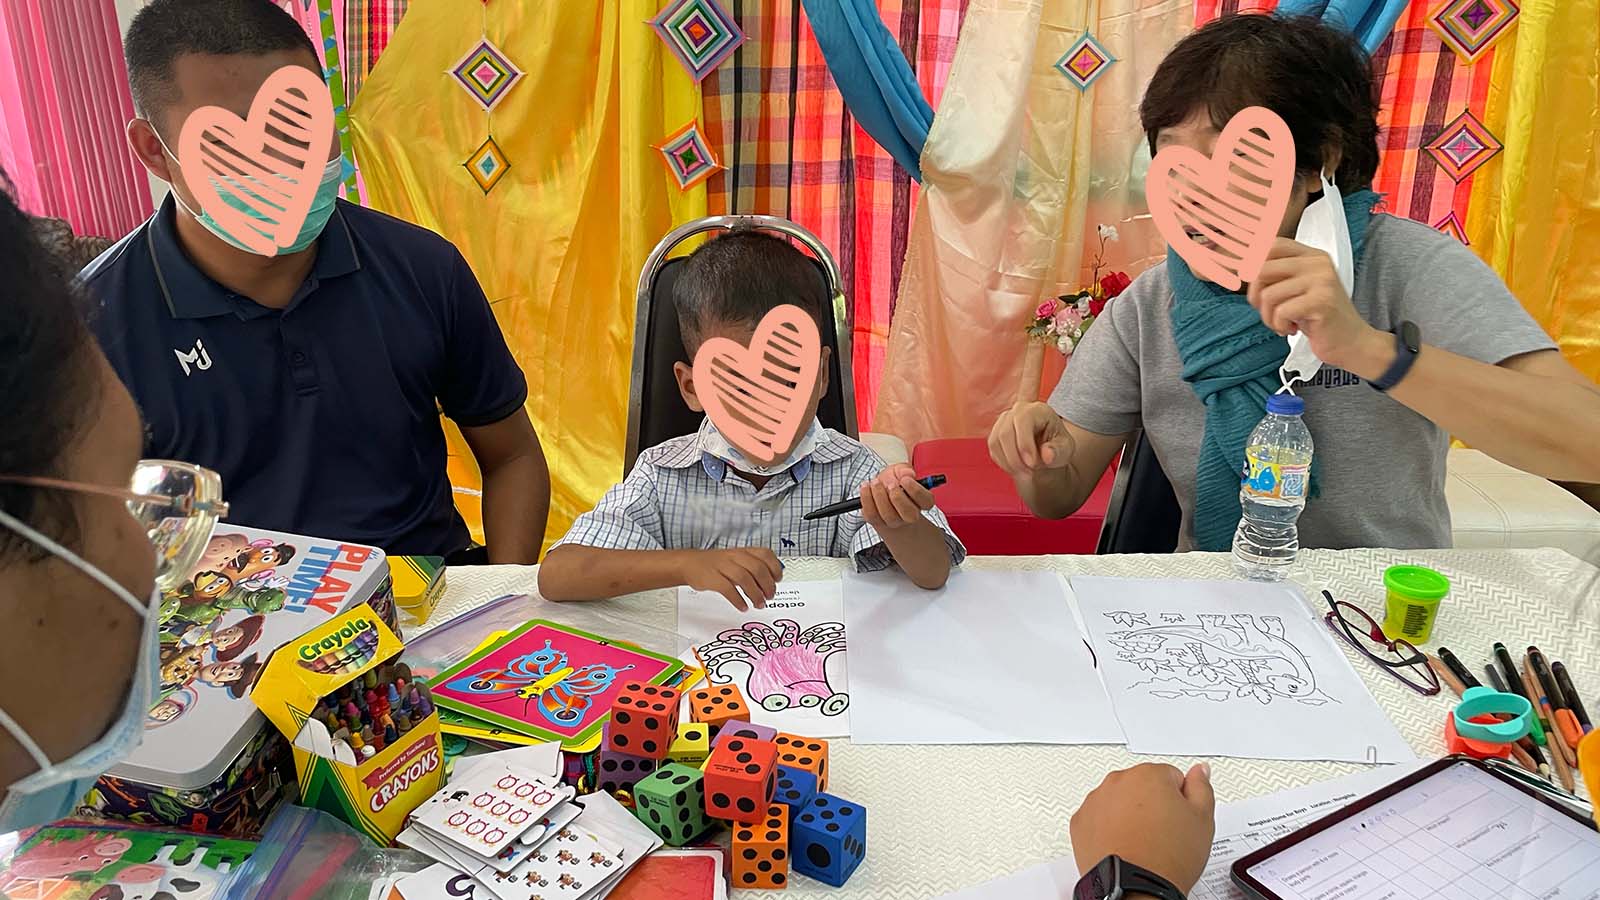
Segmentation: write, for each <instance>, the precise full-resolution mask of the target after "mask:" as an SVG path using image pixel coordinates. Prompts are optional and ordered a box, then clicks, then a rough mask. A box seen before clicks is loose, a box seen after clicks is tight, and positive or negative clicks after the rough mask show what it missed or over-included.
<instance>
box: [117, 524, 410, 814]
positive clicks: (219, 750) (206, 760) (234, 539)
mask: <svg viewBox="0 0 1600 900" xmlns="http://www.w3.org/2000/svg"><path fill="white" fill-rule="evenodd" d="M335 563H337V564H338V567H337V568H334V564H335ZM388 577H389V565H388V562H387V561H386V560H385V558H384V554H383V551H381V550H377V549H375V548H371V547H362V546H359V545H354V544H345V543H341V542H339V541H329V540H323V539H321V538H310V537H304V536H301V535H294V534H282V533H280V532H275V531H265V530H262V529H259V528H246V527H243V526H240V525H233V524H229V523H225V522H224V523H218V524H217V526H216V528H214V529H212V532H211V540H210V542H209V543H208V544H207V545H206V550H205V553H203V554H202V555H201V557H200V561H199V562H198V563H196V564H195V569H194V571H193V572H190V573H188V577H187V578H186V579H185V580H184V581H183V582H182V583H180V584H179V585H178V587H176V588H175V589H173V590H170V591H164V592H163V593H162V595H161V601H162V602H161V613H160V615H161V656H162V667H161V669H162V671H161V677H162V684H161V687H160V694H159V695H158V697H157V702H156V703H155V705H154V706H153V707H152V709H151V714H150V715H149V716H148V717H147V718H146V719H145V723H144V742H143V744H141V745H140V747H139V749H137V750H135V751H134V752H133V755H131V756H129V757H128V758H127V759H126V760H124V761H123V762H122V764H121V765H119V766H117V767H116V768H114V769H112V770H111V771H110V772H109V773H107V774H109V775H112V776H114V777H117V778H122V779H126V780H128V781H137V782H140V783H141V784H149V785H155V786H157V787H166V788H177V789H180V790H199V789H201V788H204V787H205V786H207V785H209V784H211V783H213V782H215V781H216V780H217V779H218V778H221V777H222V775H223V774H224V773H225V772H226V771H227V770H228V767H229V766H231V765H232V764H233V762H234V760H236V759H237V758H238V757H239V754H240V753H241V752H242V751H243V750H244V749H245V746H246V745H247V744H249V743H250V740H251V739H252V738H254V737H255V736H256V735H257V734H259V733H260V731H261V729H262V728H265V727H268V726H267V722H266V717H265V716H263V715H262V714H261V711H260V710H258V709H257V708H256V705H255V704H254V703H253V702H251V700H250V688H251V686H253V685H254V679H255V676H256V675H257V674H259V672H260V670H261V668H262V667H263V666H264V665H265V663H266V661H267V659H268V657H270V656H271V655H272V651H274V650H276V649H278V648H279V647H281V646H283V644H285V643H287V642H288V641H292V640H294V639H295V638H297V637H299V636H300V635H301V634H303V633H305V632H306V631H307V630H308V629H310V628H312V627H314V626H316V625H320V624H322V623H323V622H325V621H327V620H328V619H331V618H333V616H334V615H335V614H336V613H338V612H340V611H342V610H345V609H348V608H350V607H352V606H355V605H357V604H360V603H364V602H366V601H367V600H368V599H369V598H370V597H371V596H372V595H373V593H374V592H376V591H377V590H378V588H379V587H380V586H381V585H382V584H383V582H384V581H385V579H387V578H388Z"/></svg>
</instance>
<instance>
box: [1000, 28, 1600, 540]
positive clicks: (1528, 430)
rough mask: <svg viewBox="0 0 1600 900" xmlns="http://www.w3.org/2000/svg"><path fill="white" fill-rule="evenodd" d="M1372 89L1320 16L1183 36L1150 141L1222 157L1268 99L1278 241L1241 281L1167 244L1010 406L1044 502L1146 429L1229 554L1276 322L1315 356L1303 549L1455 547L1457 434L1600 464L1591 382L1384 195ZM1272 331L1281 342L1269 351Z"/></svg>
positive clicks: (1189, 524) (1585, 471) (1457, 253)
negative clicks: (1291, 177) (1058, 365)
mask: <svg viewBox="0 0 1600 900" xmlns="http://www.w3.org/2000/svg"><path fill="white" fill-rule="evenodd" d="M1373 97H1374V94H1373V89H1372V78H1371V72H1370V69H1369V61H1368V59H1367V57H1366V55H1365V54H1364V53H1363V52H1362V50H1361V48H1360V46H1359V45H1358V44H1356V43H1355V41H1354V40H1353V39H1352V38H1351V37H1350V36H1348V35H1347V34H1345V33H1343V32H1341V31H1339V30H1337V29H1335V28H1331V27H1329V26H1326V25H1323V24H1320V23H1318V22H1316V21H1315V20H1312V19H1305V18H1297V19H1291V18H1281V17H1277V16H1261V15H1237V16H1228V17H1225V18H1222V19H1219V20H1217V21H1215V22H1213V23H1211V24H1210V25H1207V26H1206V27H1204V28H1201V29H1200V30H1198V31H1196V32H1195V33H1193V34H1191V35H1190V36H1189V37H1187V38H1185V39H1184V40H1182V41H1181V42H1179V43H1178V45H1177V46H1176V47H1174V48H1173V50H1172V52H1171V54H1169V55H1168V56H1167V58H1166V59H1165V60H1164V61H1163V62H1162V64H1161V66H1160V67H1159V68H1158V69H1157V70H1156V73H1155V75H1154V77H1152V78H1151V81H1150V86H1149V88H1148V89H1147V91H1146V93H1145V98H1144V102H1143V104H1142V105H1141V107H1140V110H1139V113H1140V119H1141V124H1142V125H1143V127H1144V130H1145V133H1146V135H1147V136H1148V138H1149V141H1150V144H1151V149H1152V152H1155V151H1157V150H1159V149H1160V148H1162V147H1164V146H1167V145H1168V144H1176V145H1180V146H1187V147H1190V148H1193V149H1195V150H1198V151H1200V152H1202V153H1205V154H1207V155H1209V154H1210V153H1211V152H1212V148H1213V145H1214V144H1215V142H1216V140H1217V136H1218V134H1219V131H1220V129H1221V128H1222V126H1223V125H1224V124H1225V123H1226V122H1227V120H1228V118H1229V117H1230V116H1232V114H1233V113H1235V112H1237V111H1238V110H1240V109H1242V108H1244V107H1246V106H1252V105H1259V106H1265V107H1267V108H1268V109H1271V110H1272V111H1273V112H1275V113H1277V114H1278V115H1279V116H1281V117H1282V118H1283V120H1284V121H1285V123H1287V124H1288V126H1289V130H1290V132H1291V133H1292V134H1293V136H1294V142H1295V150H1296V159H1297V164H1296V169H1297V175H1296V184H1295V188H1294V191H1293V196H1292V197H1291V199H1290V202H1289V208H1288V210H1287V211H1286V213H1285V216H1284V220H1283V223H1282V227H1281V228H1280V229H1279V231H1278V234H1279V235H1280V236H1281V237H1280V238H1279V239H1278V241H1277V242H1276V244H1275V245H1274V247H1273V250H1272V252H1271V255H1270V256H1269V258H1268V261H1267V263H1266V264H1265V266H1263V268H1262V270H1261V274H1260V276H1259V277H1258V278H1257V279H1256V281H1255V283H1253V284H1251V285H1249V286H1248V290H1247V291H1246V292H1244V293H1229V292H1227V291H1224V290H1223V289H1221V288H1220V287H1218V286H1216V285H1214V284H1210V283H1208V282H1204V281H1202V280H1200V279H1199V278H1197V277H1196V276H1195V275H1194V274H1192V273H1191V272H1190V271H1189V269H1188V266H1187V265H1186V264H1184V262H1183V261H1182V260H1181V259H1180V258H1179V257H1177V256H1176V255H1175V254H1172V253H1169V254H1168V258H1167V260H1166V262H1164V263H1161V264H1158V265H1156V266H1154V267H1153V268H1151V269H1149V270H1147V271H1146V272H1144V273H1143V274H1142V275H1140V276H1139V277H1138V278H1137V279H1135V280H1134V282H1133V285H1132V286H1131V287H1129V288H1128V289H1127V291H1125V292H1124V293H1123V294H1122V295H1121V296H1119V297H1118V298H1117V299H1116V300H1115V301H1114V302H1112V303H1111V304H1110V305H1109V306H1108V307H1107V311H1106V313H1105V314H1104V315H1103V316H1102V317H1101V318H1102V321H1100V322H1099V324H1097V325H1096V327H1095V328H1093V329H1091V330H1090V332H1089V333H1088V335H1087V336H1086V337H1085V338H1084V340H1083V342H1082V343H1081V344H1080V345H1079V347H1078V348H1077V351H1076V352H1075V353H1074V354H1073V357H1072V361H1071V364H1070V365H1069V366H1068V367H1067V373H1066V375H1065V377H1063V378H1062V380H1061V383H1060V384H1059V385H1058V386H1057V388H1056V390H1055V393H1054V394H1053V395H1052V396H1051V398H1050V403H1049V404H1048V405H1046V404H1044V403H1021V404H1018V405H1017V406H1016V407H1014V408H1013V409H1011V410H1009V411H1007V412H1005V413H1003V414H1002V415H1001V416H1000V418H999V420H998V421H997V422H996V423H995V426H994V429H993V430H992V431H991V432H990V435H989V450H990V454H991V455H992V456H993V458H994V460H995V462H996V463H997V464H999V465H1000V466H1001V467H1002V468H1004V469H1005V470H1006V471H1007V472H1008V473H1009V474H1010V475H1011V476H1012V477H1013V479H1015V481H1016V484H1017V489H1018V491H1019V492H1020V493H1021V495H1022V497H1023V499H1024V500H1025V501H1026V502H1027V504H1028V506H1029V507H1030V508H1031V509H1032V510H1033V511H1034V512H1035V513H1036V514H1038V515H1040V516H1043V517H1045V518H1060V517H1063V516H1066V515H1069V514H1071V513H1072V512H1073V511H1075V510H1076V509H1077V508H1078V507H1079V506H1080V505H1082V503H1083V501H1084V500H1085V499H1086V498H1087V497H1088V496H1089V494H1090V492H1091V491H1093V489H1094V487H1095V484H1096V483H1097V482H1098V481H1099V479H1100V474H1101V473H1102V472H1104V471H1105V469H1106V467H1107V466H1108V465H1109V464H1110V463H1111V460H1112V458H1113V456H1114V455H1115V454H1116V453H1117V452H1118V450H1119V449H1120V448H1121V447H1122V445H1123V441H1124V439H1125V437H1126V436H1127V435H1128V433H1129V432H1131V431H1133V430H1134V429H1136V428H1141V427H1142V428H1143V429H1144V430H1145V435H1146V437H1147V438H1148V440H1149V441H1150V443H1151V445H1152V447H1153V449H1154V450H1155V452H1156V455H1157V457H1158V458H1159V459H1160V461H1161V466H1162V468H1163V469H1164V470H1165V471H1166V474H1167V476H1168V478H1169V479H1170V480H1171V481H1172V486H1173V488H1174V491H1175V492H1176V494H1177V496H1178V501H1179V504H1180V505H1181V506H1182V508H1183V526H1182V531H1181V533H1180V536H1179V549H1183V550H1189V549H1200V550H1226V549H1227V548H1228V545H1229V541H1230V540H1231V538H1232V535H1233V530H1234V527H1235V526H1236V525H1237V523H1238V519H1239V501H1238V491H1239V486H1238V477H1237V472H1238V471H1239V467H1240V466H1241V465H1242V462H1243V459H1244V442H1245V439H1246V438H1247V437H1248V435H1249V431H1250V429H1251V427H1253V426H1254V425H1255V423H1256V421H1257V420H1259V418H1260V417H1261V414H1262V407H1263V405H1264V400H1265V396H1266V394H1268V393H1270V391H1271V389H1275V388H1276V387H1277V386H1278V385H1277V374H1276V370H1277V365H1278V364H1279V363H1281V361H1282V358H1283V356H1284V354H1286V353H1287V349H1288V346H1287V342H1286V341H1285V340H1284V339H1283V338H1282V337H1281V336H1282V335H1288V334H1292V333H1294V332H1295V331H1300V332H1303V333H1304V334H1305V335H1306V337H1307V338H1308V339H1309V341H1310V344H1311V347H1312V349H1314V350H1315V351H1316V354H1317V356H1318V357H1319V358H1320V359H1322V360H1323V361H1324V366H1323V368H1322V370H1321V371H1320V372H1319V373H1318V374H1317V376H1316V377H1315V378H1314V379H1313V380H1312V381H1311V382H1310V383H1308V384H1302V385H1299V386H1298V388H1297V392H1298V393H1299V394H1300V395H1301V396H1302V397H1304V398H1305V400H1306V415H1305V421H1306V424H1307V426H1308V427H1309V428H1310V429H1311V434H1312V436H1313V438H1314V439H1315V440H1316V445H1317V467H1318V474H1317V479H1318V490H1317V492H1316V495H1315V496H1314V497H1313V498H1312V500H1311V501H1310V503H1309V504H1308V506H1307V507H1306V510H1305V513H1304V515H1302V517H1301V519H1300V541H1301V545H1302V546H1308V547H1328V548H1346V547H1395V548H1404V549H1409V548H1425V547H1447V546H1449V545H1450V518H1449V511H1448V510H1447V509H1446V507H1445V498H1444V475H1445V451H1446V449H1447V447H1448V443H1449V436H1450V435H1454V436H1456V437H1458V438H1460V439H1461V440H1463V441H1465V442H1467V443H1468V444H1471V445H1473V446H1474V447H1477V448H1479V449H1481V450H1483V451H1484V452H1486V453H1489V454H1490V455H1492V456H1494V457H1496V458H1498V459H1500V460H1502V461H1504V462H1506V463H1508V464H1510V465H1513V466H1516V467H1517V468H1520V469H1524V470H1527V471H1529V472H1533V473H1536V474H1538V475H1542V476H1544V477H1547V478H1552V479H1556V480H1564V481H1580V482H1597V481H1600V450H1597V449H1596V448H1600V388H1597V387H1596V386H1595V385H1594V384H1593V383H1591V382H1590V381H1588V380H1587V379H1586V378H1585V377H1584V376H1583V375H1582V374H1581V373H1579V372H1578V371H1577V370H1576V369H1574V368H1573V367H1572V365H1571V364H1569V363H1568V362H1567V361H1566V360H1565V359H1563V358H1562V356H1561V354H1560V353H1559V352H1558V351H1557V350H1556V347H1555V344H1554V342H1552V341H1551V340H1550V338H1549V336H1548V335H1546V334H1545V333H1544V331H1542V330H1541V329H1540V328H1539V326H1538V325H1537V324H1536V323H1535V322H1534V321H1533V319H1532V318H1530V317H1529V315H1528V314H1527V312H1526V311H1524V310H1523V308H1522V306H1521V305H1520V304H1519V303H1518V302H1517V300H1516V298H1515V297H1513V296H1512V295H1511V293H1510V292H1509V291H1508V290H1507V289H1506V287H1505V285H1504V284H1503V283H1502V282H1501V281H1500V279H1499V278H1498V277H1497V276H1496V275H1495V273H1494V272H1493V271H1492V270H1490V269H1489V268H1488V267H1487V266H1485V265H1484V264H1483V263H1482V262H1481V261H1479V259H1478V258H1477V257H1476V256H1474V255H1473V254H1472V252H1471V251H1470V250H1468V249H1467V248H1466V247H1464V246H1462V245H1461V244H1460V243H1459V242H1458V241H1456V240H1455V239H1454V238H1452V237H1449V236H1447V235H1444V234H1441V233H1440V232H1437V231H1434V230H1433V229H1432V228H1429V227H1428V226H1426V225H1423V224H1420V223H1417V222H1413V221H1410V220H1408V219H1401V218H1396V217H1394V216H1389V215H1384V214H1373V213H1372V212H1371V210H1372V207H1373V205H1374V204H1375V203H1376V202H1377V201H1378V199H1379V198H1378V197H1377V195H1375V194H1373V193H1371V191H1370V186H1371V184H1372V179H1373V175H1374V173H1375V172H1376V171H1377V167H1378V141H1377V137H1378V125H1377V104H1376V102H1375V101H1374V99H1373ZM1324 172H1326V173H1327V174H1328V175H1329V176H1330V177H1331V179H1332V181H1333V182H1334V183H1335V184H1337V186H1338V187H1339V189H1340V192H1341V193H1342V194H1343V206H1344V211H1345V216H1346V221H1347V223H1348V224H1349V226H1350V231H1351V238H1352V243H1353V245H1354V249H1355V254H1354V255H1355V259H1356V266H1355V288H1354V290H1353V291H1351V292H1350V293H1349V294H1346V292H1345V290H1344V288H1343V286H1342V285H1341V283H1340V280H1339V276H1338V273H1337V272H1336V270H1335V268H1334V265H1333V263H1332V261H1331V260H1330V259H1329V257H1328V256H1327V255H1326V254H1324V253H1322V252H1320V251H1317V250H1312V249H1310V248H1308V247H1305V246H1302V245H1300V244H1298V243H1296V242H1294V241H1293V240H1291V239H1290V238H1291V236H1292V235H1294V234H1295V231H1296V227H1297V226H1298V224H1299V222H1300V216H1301V213H1302V212H1303V211H1304V210H1305V209H1306V207H1307V205H1308V204H1309V203H1311V202H1313V201H1314V200H1316V199H1318V197H1319V195H1320V192H1321V189H1322V188H1321V184H1322V182H1321V176H1322V174H1323V173H1324ZM1191 236H1193V235H1191ZM1268 346H1271V347H1274V348H1277V353H1276V355H1275V356H1274V357H1273V359H1272V360H1271V362H1270V364H1267V365H1259V363H1262V362H1264V360H1263V359H1262V352H1263V351H1264V350H1265V349H1266V348H1267V347H1268ZM1247 359H1254V360H1256V361H1257V363H1258V365H1257V366H1256V368H1255V369H1250V368H1248V366H1246V365H1245V364H1244V363H1243V362H1242V360H1247ZM1203 398H1204V399H1203Z"/></svg>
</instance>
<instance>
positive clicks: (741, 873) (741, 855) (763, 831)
mask: <svg viewBox="0 0 1600 900" xmlns="http://www.w3.org/2000/svg"><path fill="white" fill-rule="evenodd" d="M788 883H789V807H787V806H784V805H783V804H782V803H774V804H772V805H771V806H768V807H767V816H766V818H765V819H763V820H762V821H759V822H754V823H751V824H749V825H741V826H739V827H738V828H736V829H734V832H733V882H732V884H733V886H734V887H736V888H781V887H784V886H786V885H787V884H788Z"/></svg>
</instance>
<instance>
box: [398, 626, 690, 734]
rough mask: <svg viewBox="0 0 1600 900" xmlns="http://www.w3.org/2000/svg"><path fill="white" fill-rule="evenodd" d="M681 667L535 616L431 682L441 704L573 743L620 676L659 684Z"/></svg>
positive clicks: (596, 728)
mask: <svg viewBox="0 0 1600 900" xmlns="http://www.w3.org/2000/svg"><path fill="white" fill-rule="evenodd" d="M681 669H683V663H682V662H681V661H679V660H677V659H674V658H673V657H671V656H665V655H662V654H659V653H653V652H651V651H648V650H644V649H641V648H638V647H634V646H632V645H629V644H624V643H619V642H614V641H611V640H608V639H607V638H604V637H602V636H600V635H597V634H591V633H590V632H587V631H581V630H579V629H576V628H571V627H568V626H565V625H560V624H557V623H555V622H550V621H546V620H543V619H534V620H532V621H529V622H527V623H526V624H524V625H522V626H521V627H519V628H515V629H513V630H512V631H510V632H509V633H507V634H506V636H505V637H503V638H501V639H500V640H499V641H497V642H495V643H494V644H492V645H490V646H488V647H485V648H483V649H481V650H478V651H476V652H474V653H472V654H471V655H469V656H468V657H467V658H465V659H463V660H462V661H461V662H459V663H456V664H455V665H453V666H451V667H450V668H448V669H446V670H445V671H443V672H441V673H439V674H438V675H437V676H435V677H434V678H433V679H432V680H431V681H430V682H429V684H428V686H429V688H430V689H431V691H432V695H433V700H434V703H435V704H437V705H438V706H439V707H440V708H441V709H445V710H450V711H453V712H457V713H460V714H462V715H465V716H468V717H470V718H473V719H477V720H479V721H482V722H487V723H489V724H490V725H492V726H498V727H500V728H505V729H509V730H511V731H515V732H517V733H519V734H525V735H528V736H529V737H534V738H539V739H541V740H546V741H560V742H562V744H564V745H565V746H566V747H568V748H569V749H570V748H573V747H579V746H583V745H584V744H586V743H589V742H591V741H592V740H593V739H594V738H597V737H598V736H599V734H600V728H601V726H602V725H603V724H605V721H606V719H607V717H608V716H609V715H610V714H611V705H612V703H613V702H614V701H615V700H616V698H617V695H618V694H619V693H620V692H621V688H622V685H623V684H625V683H627V682H629V681H640V682H644V683H646V684H664V683H666V682H668V681H669V680H670V679H671V678H672V677H673V676H675V675H677V674H678V672H679V671H680V670H681Z"/></svg>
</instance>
